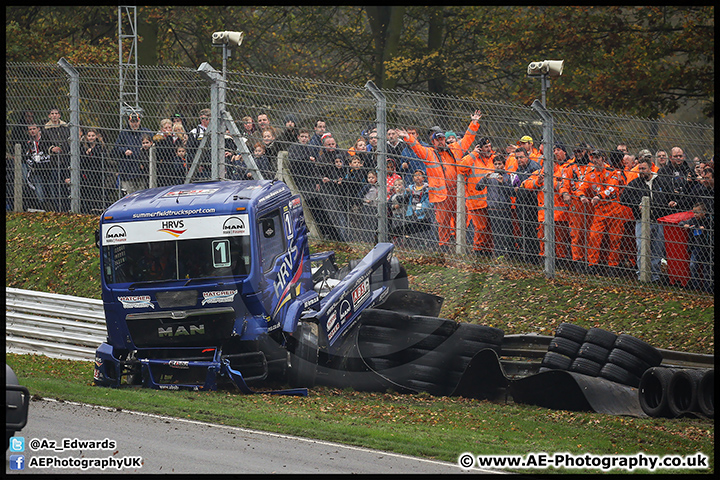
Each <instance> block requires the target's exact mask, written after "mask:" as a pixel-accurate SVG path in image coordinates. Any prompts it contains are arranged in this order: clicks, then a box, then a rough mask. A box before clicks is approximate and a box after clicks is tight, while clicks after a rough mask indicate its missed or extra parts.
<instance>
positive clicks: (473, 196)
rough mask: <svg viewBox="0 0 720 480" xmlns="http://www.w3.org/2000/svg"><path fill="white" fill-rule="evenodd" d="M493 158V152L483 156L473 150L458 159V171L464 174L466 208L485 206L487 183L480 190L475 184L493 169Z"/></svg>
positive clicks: (472, 208) (473, 208)
mask: <svg viewBox="0 0 720 480" xmlns="http://www.w3.org/2000/svg"><path fill="white" fill-rule="evenodd" d="M493 158H495V152H492V154H491V155H490V157H489V158H483V157H482V155H480V154H478V153H476V152H475V151H474V150H473V151H472V152H470V153H468V154H467V155H465V156H464V157H463V158H462V160H460V166H459V167H458V173H460V174H462V175H465V206H466V207H467V209H468V210H478V209H481V208H487V185H485V186H483V188H482V189H481V190H478V189H477V188H476V186H477V184H478V182H479V181H480V180H481V179H482V178H483V177H484V176H485V175H486V174H487V173H488V172H492V171H494V170H495V167H494V166H493Z"/></svg>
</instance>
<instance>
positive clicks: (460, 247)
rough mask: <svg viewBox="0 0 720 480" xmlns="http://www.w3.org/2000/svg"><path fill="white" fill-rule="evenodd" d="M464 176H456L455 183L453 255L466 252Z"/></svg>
mask: <svg viewBox="0 0 720 480" xmlns="http://www.w3.org/2000/svg"><path fill="white" fill-rule="evenodd" d="M465 180H466V179H465V176H464V175H461V174H458V176H457V179H456V183H457V199H456V202H457V217H456V220H455V226H456V228H455V253H457V254H458V255H464V254H465V253H466V252H467V210H466V209H465Z"/></svg>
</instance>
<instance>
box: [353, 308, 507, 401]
mask: <svg viewBox="0 0 720 480" xmlns="http://www.w3.org/2000/svg"><path fill="white" fill-rule="evenodd" d="M503 336H504V333H503V331H502V330H500V329H499V328H494V327H487V326H483V325H475V324H469V323H456V322H454V321H452V320H448V319H444V318H439V317H429V316H424V315H411V314H407V313H402V312H396V311H389V310H381V309H368V310H366V311H365V312H363V314H362V320H361V326H360V330H359V333H358V350H359V352H360V355H361V358H362V361H363V362H364V364H365V365H366V366H367V367H368V368H369V369H370V370H372V371H374V372H376V373H377V374H379V375H381V376H382V377H384V378H386V379H388V380H390V381H391V382H392V383H393V384H396V385H397V386H400V387H404V388H407V389H409V390H412V391H416V392H427V393H429V394H431V395H449V394H450V393H452V391H453V390H454V389H455V387H456V386H457V384H458V382H459V380H460V378H461V376H462V374H463V372H464V371H465V369H466V367H467V366H468V364H469V362H470V360H471V359H472V358H473V356H474V355H475V354H476V353H478V352H479V351H481V350H484V349H487V348H489V349H492V350H494V351H495V352H496V353H497V354H498V355H499V354H500V349H501V345H502V340H503Z"/></svg>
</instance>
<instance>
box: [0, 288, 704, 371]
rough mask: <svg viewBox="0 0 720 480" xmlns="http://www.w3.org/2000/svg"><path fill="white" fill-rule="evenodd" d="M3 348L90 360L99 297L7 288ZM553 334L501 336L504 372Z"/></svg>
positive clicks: (523, 364) (96, 341) (693, 360)
mask: <svg viewBox="0 0 720 480" xmlns="http://www.w3.org/2000/svg"><path fill="white" fill-rule="evenodd" d="M5 296H6V307H5V308H6V333H5V347H6V351H7V352H9V353H30V354H41V355H47V356H49V357H54V358H66V359H70V360H93V359H94V358H95V350H96V349H97V347H98V346H99V345H100V344H101V343H102V342H104V341H105V340H106V336H107V330H106V328H105V315H104V312H103V303H102V300H96V299H91V298H83V297H74V296H70V295H59V294H53V293H44V292H37V291H33V290H21V289H17V288H6V289H5ZM552 338H553V337H552V336H549V335H537V334H532V333H530V334H512V335H505V336H504V338H503V344H502V351H501V356H502V357H503V365H504V367H505V369H506V372H507V373H508V374H510V375H517V376H525V375H529V374H532V373H537V369H538V368H539V367H540V361H541V360H542V357H543V356H544V355H545V354H546V353H547V351H548V346H549V345H550V340H552ZM658 350H660V352H661V353H662V356H663V361H662V366H663V367H678V368H713V366H714V356H713V355H706V354H699V353H687V352H678V351H675V350H666V349H662V348H660V349H658Z"/></svg>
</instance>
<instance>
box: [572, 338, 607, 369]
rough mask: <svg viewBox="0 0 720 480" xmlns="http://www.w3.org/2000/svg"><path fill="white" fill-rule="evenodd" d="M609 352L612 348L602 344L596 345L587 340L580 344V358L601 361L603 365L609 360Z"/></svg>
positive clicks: (578, 354)
mask: <svg viewBox="0 0 720 480" xmlns="http://www.w3.org/2000/svg"><path fill="white" fill-rule="evenodd" d="M609 354H610V350H608V349H607V348H604V347H601V346H600V345H596V344H594V343H590V342H585V343H583V344H582V345H580V349H579V350H578V353H577V356H578V358H587V359H588V360H592V361H593V362H595V363H599V364H600V366H601V367H602V365H603V364H604V363H605V362H606V361H607V358H608V355H609Z"/></svg>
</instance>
